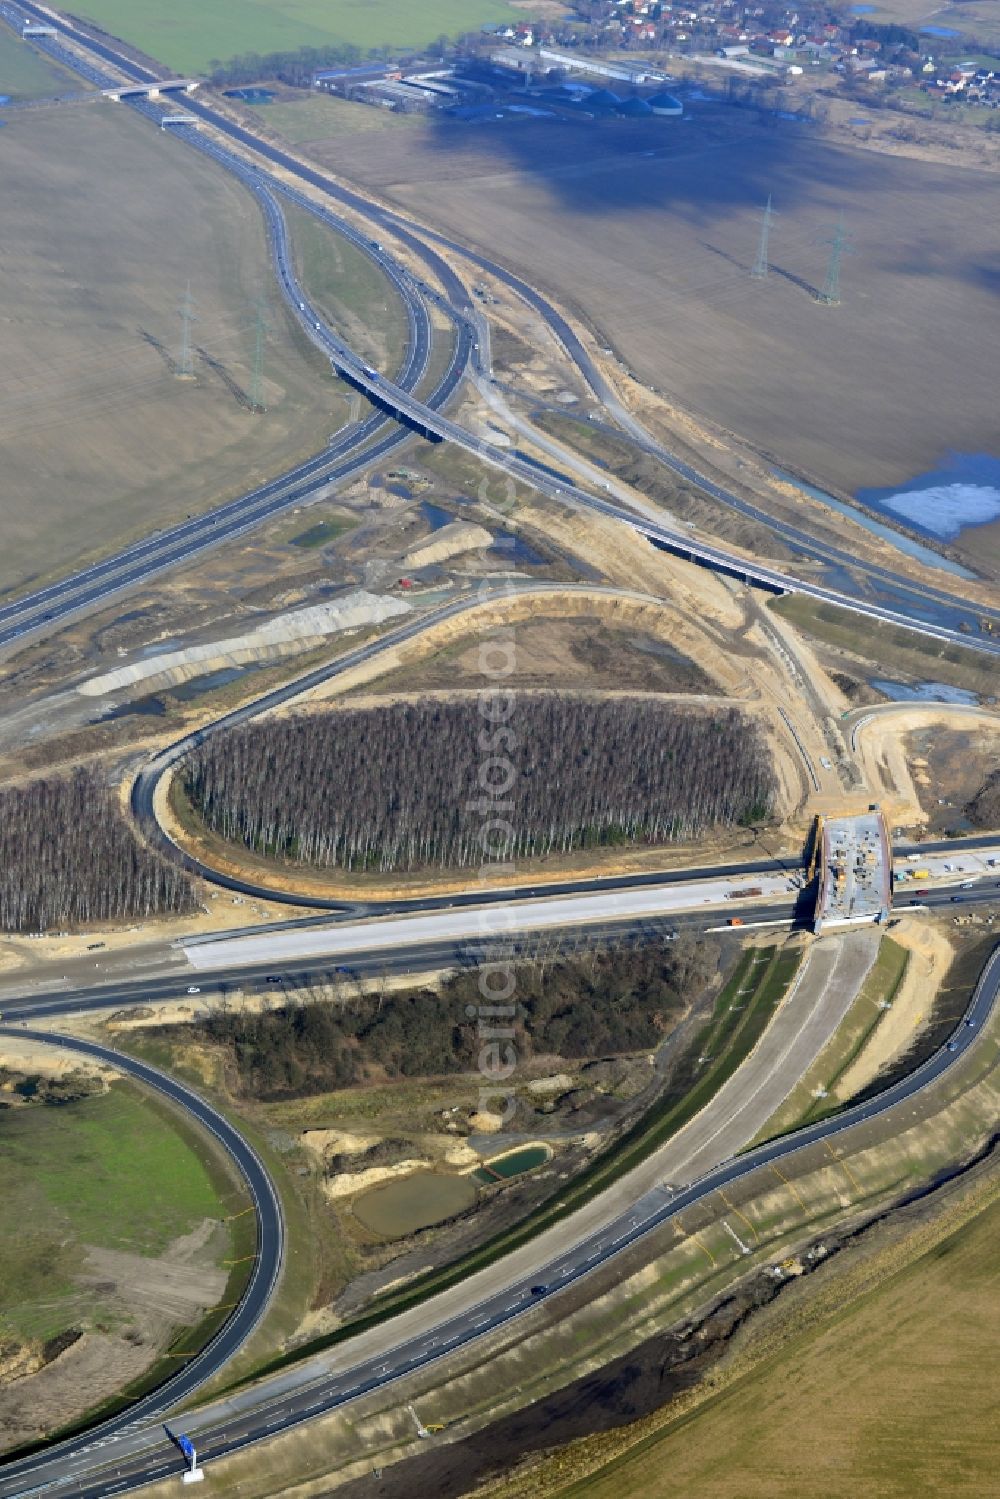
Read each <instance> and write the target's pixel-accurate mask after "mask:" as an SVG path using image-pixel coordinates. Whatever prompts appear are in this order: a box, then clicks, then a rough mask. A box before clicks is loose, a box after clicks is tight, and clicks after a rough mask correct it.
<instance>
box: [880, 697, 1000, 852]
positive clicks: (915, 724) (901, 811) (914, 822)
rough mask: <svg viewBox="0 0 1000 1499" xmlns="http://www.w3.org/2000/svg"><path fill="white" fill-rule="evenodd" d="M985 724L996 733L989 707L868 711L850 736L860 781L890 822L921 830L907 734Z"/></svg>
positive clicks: (996, 718)
mask: <svg viewBox="0 0 1000 1499" xmlns="http://www.w3.org/2000/svg"><path fill="white" fill-rule="evenodd" d="M987 726H989V727H993V728H995V729H996V730H997V732H998V733H1000V713H998V712H995V711H992V710H990V709H989V708H963V707H951V706H943V705H934V706H933V707H921V706H914V705H912V704H907V703H903V704H899V705H898V706H896V705H891V706H886V707H879V708H877V709H874V710H873V709H869V710H867V712H866V713H864V714H863V715H862V717H861V718H860V719H859V720H858V721H857V722H856V724H855V728H854V730H853V731H852V737H853V740H854V742H855V743H856V745H857V753H858V759H859V762H860V765H861V769H862V773H863V775H864V777H865V781H866V783H867V785H868V787H869V789H870V791H871V793H872V795H873V796H877V797H878V799H879V800H880V801H881V802H882V805H883V807H884V809H885V812H886V815H887V817H888V818H889V821H890V823H895V824H897V825H899V826H904V827H913V826H920V827H922V826H923V825H924V824H925V823H926V822H927V820H928V817H927V813H926V811H925V810H924V808H923V806H922V805H921V801H920V795H919V793H918V791H917V787H916V786H915V785H914V781H913V773H912V765H911V763H910V761H909V759H908V757H907V746H906V736H907V734H911V733H913V732H914V730H917V729H929V728H942V729H949V730H952V729H960V728H969V729H979V730H981V729H983V728H984V727H987Z"/></svg>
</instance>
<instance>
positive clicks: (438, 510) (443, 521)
mask: <svg viewBox="0 0 1000 1499" xmlns="http://www.w3.org/2000/svg"><path fill="white" fill-rule="evenodd" d="M390 487H391V486H390ZM393 493H396V491H395V490H393ZM417 509H418V510H419V511H420V514H421V515H422V516H423V518H424V520H425V521H426V522H427V524H428V525H429V526H430V528H431V530H432V531H440V529H441V527H442V526H448V525H450V524H451V522H452V521H453V520H455V518H456V517H455V516H454V515H452V513H451V511H450V510H445V509H444V507H443V506H442V505H435V504H434V503H433V501H432V500H421V501H420V504H419V505H418V506H417Z"/></svg>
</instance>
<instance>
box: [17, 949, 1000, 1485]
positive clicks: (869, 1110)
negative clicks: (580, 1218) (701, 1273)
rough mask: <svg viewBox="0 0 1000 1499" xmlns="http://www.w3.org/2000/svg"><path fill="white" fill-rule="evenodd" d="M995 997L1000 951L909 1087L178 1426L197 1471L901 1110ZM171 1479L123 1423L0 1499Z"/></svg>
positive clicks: (156, 1441) (168, 1465)
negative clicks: (756, 1179) (772, 1169)
mask: <svg viewBox="0 0 1000 1499" xmlns="http://www.w3.org/2000/svg"><path fill="white" fill-rule="evenodd" d="M998 995H1000V947H998V948H997V949H996V950H995V951H994V953H993V954H992V956H991V958H990V959H989V961H988V963H987V965H986V967H985V969H984V971H983V973H982V975H981V977H980V980H979V983H978V985H977V987H976V990H975V993H974V994H973V996H972V999H971V1001H970V1004H969V1007H968V1009H967V1011H966V1013H965V1015H964V1016H963V1017H962V1019H961V1021H960V1022H959V1024H958V1026H957V1027H956V1030H955V1032H954V1033H953V1036H952V1037H951V1039H950V1040H949V1042H948V1043H947V1044H946V1045H945V1046H944V1047H942V1048H941V1050H939V1051H938V1052H936V1053H934V1055H933V1056H931V1057H930V1058H928V1059H927V1061H925V1062H924V1063H923V1064H922V1065H921V1066H920V1067H918V1068H917V1069H916V1070H915V1071H914V1072H913V1073H912V1074H911V1075H910V1076H909V1077H907V1078H905V1079H903V1080H901V1081H900V1082H899V1083H897V1084H895V1085H894V1086H892V1087H890V1088H887V1089H886V1090H885V1091H884V1092H883V1093H881V1094H879V1095H878V1096H876V1097H874V1098H871V1099H869V1100H867V1101H866V1102H864V1103H861V1104H857V1105H855V1106H854V1107H853V1108H849V1109H846V1110H845V1111H844V1112H843V1113H842V1114H839V1115H837V1116H835V1117H834V1118H831V1119H827V1120H824V1121H822V1122H820V1123H819V1124H815V1125H810V1126H807V1127H806V1128H804V1129H801V1130H799V1131H797V1132H796V1133H795V1134H792V1135H787V1136H784V1137H782V1138H780V1139H777V1140H772V1141H769V1142H767V1143H765V1144H763V1145H760V1146H757V1147H755V1148H753V1149H751V1150H749V1151H747V1152H746V1153H745V1154H743V1155H741V1156H737V1157H735V1158H732V1159H729V1160H727V1161H724V1162H723V1163H722V1164H721V1165H718V1166H716V1167H714V1168H712V1169H711V1170H708V1171H706V1172H705V1173H704V1174H703V1175H701V1176H699V1177H698V1178H697V1179H696V1180H694V1181H692V1182H690V1183H689V1184H687V1185H684V1186H681V1187H677V1188H675V1187H673V1186H668V1185H659V1186H656V1187H654V1188H652V1189H651V1190H648V1191H645V1192H643V1194H642V1195H641V1196H639V1197H638V1198H637V1199H636V1200H635V1201H633V1202H631V1203H630V1204H629V1205H628V1207H627V1208H626V1209H625V1210H624V1211H623V1212H621V1213H619V1214H618V1215H617V1216H616V1217H613V1218H611V1219H610V1220H608V1221H605V1222H603V1223H601V1224H600V1226H599V1227H598V1228H597V1229H596V1230H594V1231H593V1232H590V1233H588V1234H586V1235H584V1236H582V1237H580V1238H577V1239H576V1240H575V1242H574V1243H573V1244H572V1245H571V1246H569V1247H565V1246H564V1242H563V1241H564V1240H565V1238H566V1236H567V1229H568V1225H569V1223H571V1222H572V1221H573V1220H572V1219H570V1220H565V1221H564V1222H563V1223H562V1224H561V1225H558V1229H557V1230H555V1231H549V1234H548V1235H547V1236H543V1237H542V1238H541V1239H539V1240H537V1241H535V1249H536V1253H537V1254H538V1255H539V1258H538V1260H536V1262H535V1263H533V1264H532V1265H531V1267H530V1270H528V1271H527V1273H518V1274H516V1275H515V1276H514V1278H513V1279H511V1280H509V1281H508V1283H507V1284H505V1285H503V1286H502V1287H499V1288H497V1287H496V1286H495V1285H494V1286H490V1287H488V1288H486V1289H484V1294H482V1295H478V1296H477V1293H478V1291H479V1289H480V1288H485V1287H486V1280H487V1278H488V1277H489V1275H490V1272H481V1273H480V1276H478V1277H474V1278H473V1279H471V1280H468V1281H465V1282H463V1283H462V1286H460V1287H454V1288H452V1290H450V1291H447V1292H444V1293H442V1294H441V1295H439V1296H438V1297H436V1298H435V1299H434V1300H433V1301H432V1302H428V1303H425V1304H424V1305H423V1306H422V1307H419V1308H415V1309H413V1310H411V1311H409V1312H406V1313H403V1314H402V1315H401V1316H399V1317H397V1318H395V1319H393V1321H392V1322H391V1323H386V1324H383V1325H382V1326H380V1327H376V1328H373V1329H370V1330H369V1331H367V1332H364V1333H362V1334H360V1335H358V1337H356V1338H355V1339H352V1340H351V1341H350V1342H349V1343H346V1344H343V1345H341V1346H340V1348H339V1349H338V1350H336V1352H334V1353H333V1354H331V1355H327V1356H324V1357H323V1358H322V1359H321V1360H318V1359H314V1360H312V1361H311V1363H310V1366H309V1369H308V1370H304V1369H301V1368H300V1369H299V1370H297V1371H289V1372H287V1373H284V1374H279V1375H275V1376H272V1377H270V1378H269V1379H268V1380H266V1381H264V1382H262V1383H261V1384H260V1385H257V1386H254V1387H251V1388H250V1389H248V1390H245V1391H242V1392H239V1393H238V1394H236V1395H234V1396H232V1397H229V1398H227V1399H225V1400H223V1401H219V1402H216V1403H215V1405H213V1406H210V1407H206V1408H204V1409H202V1410H201V1411H197V1412H194V1413H192V1414H190V1415H189V1416H187V1417H186V1418H185V1426H186V1428H187V1430H188V1432H189V1433H190V1434H191V1435H192V1437H193V1438H194V1439H195V1440H196V1442H197V1446H198V1451H199V1456H200V1458H201V1460H202V1461H205V1460H211V1459H213V1458H216V1457H221V1456H223V1455H225V1454H226V1453H230V1452H234V1451H238V1450H240V1449H242V1448H245V1447H247V1446H249V1445H251V1444H253V1443H255V1442H259V1441H265V1440H267V1439H268V1438H269V1437H271V1436H272V1435H274V1434H275V1433H277V1432H279V1431H284V1430H288V1429H289V1428H292V1427H295V1426H297V1425H299V1424H301V1423H302V1422H304V1421H308V1420H310V1419H313V1418H315V1417H316V1416H318V1415H320V1414H321V1413H324V1412H330V1411H334V1410H337V1409H339V1408H341V1407H343V1406H345V1405H348V1404H349V1403H350V1402H351V1401H353V1400H357V1399H359V1398H360V1397H361V1396H363V1395H365V1394H368V1393H370V1392H372V1391H375V1390H378V1389H382V1388H384V1387H385V1386H387V1385H389V1384H391V1383H393V1382H394V1381H396V1380H399V1379H401V1378H403V1377H404V1376H405V1375H407V1374H410V1373H412V1372H414V1371H415V1370H417V1369H421V1368H424V1367H426V1366H428V1365H430V1364H433V1363H434V1362H436V1361H437V1360H438V1359H440V1358H442V1357H444V1356H446V1355H448V1354H450V1353H452V1352H453V1351H454V1350H456V1349H458V1348H461V1347H463V1346H466V1345H469V1344H472V1343H474V1342H475V1341H476V1340H477V1339H480V1338H483V1337H486V1336H487V1335H488V1334H489V1333H490V1332H491V1331H493V1330H494V1329H495V1328H498V1327H503V1326H505V1325H507V1324H509V1323H511V1322H512V1321H513V1320H514V1319H515V1318H517V1317H519V1316H522V1315H523V1314H524V1313H526V1312H527V1311H529V1310H530V1309H531V1308H533V1307H535V1306H538V1305H541V1304H543V1303H545V1302H547V1301H548V1300H550V1299H552V1298H556V1297H558V1295H559V1292H560V1291H561V1290H563V1289H564V1288H565V1287H567V1286H569V1285H572V1284H573V1283H574V1282H577V1281H579V1280H580V1279H581V1278H582V1277H583V1276H585V1275H587V1274H589V1273H590V1272H591V1271H592V1270H594V1269H596V1268H597V1267H598V1266H599V1265H604V1264H607V1263H608V1262H609V1261H610V1260H612V1259H614V1258H615V1257H616V1256H617V1255H619V1254H621V1253H622V1252H623V1251H624V1250H625V1249H627V1248H628V1247H629V1246H631V1245H633V1244H635V1243H637V1242H638V1241H640V1240H641V1239H643V1238H644V1237H645V1236H647V1235H648V1234H650V1233H652V1232H653V1230H654V1229H657V1228H659V1227H660V1226H661V1225H663V1224H664V1223H666V1222H668V1221H669V1220H670V1219H672V1218H676V1217H677V1216H678V1215H679V1214H680V1213H682V1212H683V1211H684V1210H685V1209H686V1208H689V1207H693V1206H694V1205H695V1204H696V1203H698V1202H701V1201H703V1200H704V1199H706V1198H708V1197H710V1196H712V1195H713V1194H714V1193H716V1192H719V1191H720V1190H721V1189H724V1188H726V1187H729V1186H733V1185H735V1184H736V1183H737V1182H739V1181H741V1180H743V1179H745V1178H746V1177H748V1176H749V1175H750V1174H751V1173H752V1172H754V1171H756V1170H758V1169H759V1168H760V1167H763V1166H768V1165H772V1164H776V1163H777V1162H779V1161H782V1160H785V1159H787V1158H789V1157H792V1156H794V1155H795V1154H796V1153H797V1152H798V1151H800V1150H802V1149H803V1148H805V1147H806V1146H809V1145H812V1144H815V1143H817V1142H818V1141H824V1140H831V1139H833V1138H835V1137H836V1136H839V1135H842V1134H844V1133H845V1132H846V1131H848V1130H850V1129H852V1128H854V1127H855V1126H857V1125H861V1124H864V1123H866V1122H868V1121H870V1120H873V1119H876V1118H878V1117H880V1116H881V1115H883V1114H885V1113H887V1112H889V1111H890V1110H892V1109H895V1108H900V1107H902V1106H903V1105H905V1104H907V1103H908V1102H909V1101H910V1100H912V1099H913V1098H914V1097H915V1096H916V1095H917V1094H919V1093H920V1092H922V1090H923V1089H925V1088H927V1087H928V1086H930V1085H931V1084H932V1083H934V1082H935V1081H936V1080H938V1079H939V1078H941V1077H942V1076H943V1075H944V1074H945V1072H946V1071H947V1070H948V1068H949V1067H951V1066H952V1065H954V1064H955V1063H957V1062H958V1061H959V1060H960V1059H961V1058H962V1057H963V1056H964V1054H965V1053H966V1052H967V1051H968V1050H969V1048H970V1047H971V1046H972V1045H974V1043H975V1040H976V1037H977V1036H978V1034H979V1030H980V1028H981V1027H982V1025H983V1024H984V1023H985V1022H986V1021H987V1020H988V1019H989V1017H990V1015H991V1014H992V1011H993V1008H994V1006H995V1004H996V1002H997V998H998ZM42 1039H45V1038H44V1036H43V1037H42ZM622 1181H627V1178H623V1179H622ZM620 1185H621V1182H620V1183H619V1186H620ZM553 1233H555V1234H556V1235H557V1241H558V1246H559V1247H558V1248H557V1249H556V1252H554V1253H551V1254H550V1255H549V1256H548V1257H544V1256H543V1255H542V1254H541V1250H542V1249H543V1248H544V1240H545V1238H546V1237H551V1236H552V1234H553ZM522 1253H523V1251H518V1254H522ZM494 1270H495V1267H494ZM494 1278H495V1276H494ZM459 1292H461V1293H462V1294H457V1293H459ZM470 1294H471V1296H472V1300H471V1303H470ZM401 1334H402V1335H401ZM332 1365H335V1366H336V1367H331V1366H332ZM303 1381H305V1382H303ZM103 1433H104V1428H100V1429H99V1435H100V1439H101V1441H102V1442H103V1440H104V1436H103ZM97 1434H98V1433H95V1435H97ZM91 1441H93V1436H92V1437H91ZM177 1468H178V1464H177V1461H176V1458H174V1457H173V1456H172V1455H171V1453H170V1452H169V1450H168V1448H167V1444H166V1443H165V1441H164V1439H163V1437H162V1433H160V1432H159V1430H158V1429H157V1428H145V1429H143V1428H142V1427H141V1426H139V1425H138V1423H137V1422H129V1423H126V1429H122V1428H120V1427H119V1428H118V1429H117V1430H116V1431H115V1432H113V1433H112V1435H111V1437H110V1439H109V1440H108V1443H107V1447H103V1446H102V1447H101V1448H100V1449H97V1450H93V1449H92V1450H90V1451H83V1450H81V1448H80V1447H79V1446H74V1445H73V1444H65V1445H64V1447H63V1448H62V1449H61V1450H60V1451H59V1452H53V1453H50V1454H46V1455H44V1456H40V1457H38V1458H34V1459H27V1460H26V1461H25V1462H23V1463H21V1464H11V1465H8V1467H7V1468H5V1469H0V1499H14V1496H24V1495H29V1494H35V1493H46V1494H51V1495H53V1496H60V1499H63V1496H69V1495H73V1496H77V1499H104V1496H107V1495H109V1494H114V1493H117V1492H121V1491H125V1490H127V1489H131V1488H137V1487H140V1486H141V1485H142V1484H144V1483H148V1482H150V1481H152V1480H154V1479H156V1478H159V1477H162V1476H164V1475H166V1474H167V1473H169V1472H171V1471H174V1472H176V1471H177Z"/></svg>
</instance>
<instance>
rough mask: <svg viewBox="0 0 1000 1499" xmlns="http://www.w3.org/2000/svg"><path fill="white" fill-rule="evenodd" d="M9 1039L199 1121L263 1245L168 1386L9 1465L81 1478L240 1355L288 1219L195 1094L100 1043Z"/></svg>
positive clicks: (272, 1274)
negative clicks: (56, 1053) (61, 1467)
mask: <svg viewBox="0 0 1000 1499" xmlns="http://www.w3.org/2000/svg"><path fill="white" fill-rule="evenodd" d="M5 1032H6V1033H7V1034H9V1035H11V1036H12V1037H16V1038H20V1039H22V1040H28V1041H32V1042H35V1043H37V1044H41V1045H45V1046H53V1047H57V1048H59V1049H60V1050H63V1051H71V1052H73V1053H74V1055H81V1056H84V1057H88V1058H92V1059H93V1060H96V1061H100V1062H106V1063H108V1064H110V1065H111V1066H113V1067H114V1068H115V1069H116V1070H117V1071H119V1072H123V1073H125V1074H126V1075H127V1076H128V1077H130V1078H133V1079H134V1080H135V1081H137V1082H140V1083H142V1084H144V1085H145V1086H146V1087H148V1088H152V1089H154V1090H155V1091H156V1092H157V1093H161V1094H163V1096H164V1097H165V1098H168V1099H169V1100H170V1102H171V1103H173V1104H175V1105H177V1106H178V1107H179V1108H180V1109H182V1110H183V1111H184V1112H185V1113H186V1114H187V1115H189V1116H190V1117H191V1118H193V1119H194V1120H196V1121H197V1123H198V1124H199V1125H200V1126H201V1127H202V1129H204V1130H206V1131H207V1132H208V1133H209V1134H210V1135H211V1136H212V1137H213V1138H214V1139H215V1141H216V1143H217V1144H218V1145H219V1146H220V1147H221V1148H222V1150H223V1151H224V1152H225V1154H226V1155H227V1157H228V1158H229V1160H230V1161H231V1162H232V1164H233V1165H234V1166H235V1167H236V1170H237V1171H238V1173H239V1175H240V1177H241V1178H242V1180H243V1182H244V1184H245V1185H246V1188H247V1190H248V1192H249V1194H250V1199H251V1202H252V1204H253V1209H254V1213H255V1216H256V1224H257V1243H256V1249H255V1254H254V1263H253V1269H252V1270H251V1273H250V1278H249V1280H248V1281H247V1284H246V1287H245V1288H244V1290H243V1293H242V1295H241V1296H240V1299H239V1301H238V1303H237V1304H236V1307H235V1309H234V1310H233V1312H232V1313H231V1314H230V1316H228V1317H227V1318H226V1320H225V1322H224V1323H223V1325H222V1326H221V1327H220V1328H219V1330H218V1332H216V1333H215V1334H214V1335H213V1336H212V1338H211V1339H210V1340H209V1341H208V1342H207V1343H206V1344H205V1346H204V1348H202V1349H201V1351H200V1352H199V1353H197V1354H195V1356H194V1357H193V1358H192V1359H191V1360H190V1361H189V1362H188V1363H186V1364H185V1365H184V1366H183V1368H181V1369H179V1370H178V1372H177V1373H176V1374H174V1375H172V1376H171V1377H170V1378H169V1379H166V1380H164V1382H163V1383H162V1384H160V1385H158V1386H157V1387H156V1388H155V1389H154V1390H151V1391H150V1392H149V1394H148V1395H143V1396H141V1397H140V1398H139V1399H138V1400H136V1401H134V1402H133V1403H132V1404H130V1405H129V1406H127V1407H126V1409H124V1410H123V1411H122V1412H121V1413H120V1414H118V1415H116V1416H112V1417H110V1418H109V1419H108V1420H106V1421H102V1422H100V1424H99V1426H98V1427H96V1428H95V1429H94V1431H92V1432H88V1433H84V1434H83V1435H81V1436H79V1437H75V1438H71V1439H70V1440H69V1441H67V1442H61V1443H57V1444H55V1445H54V1446H53V1447H51V1448H49V1449H47V1450H46V1452H45V1453H44V1454H40V1455H39V1456H38V1457H36V1458H26V1459H25V1460H24V1461H23V1463H15V1464H12V1465H10V1471H11V1472H16V1473H18V1474H24V1475H28V1474H30V1473H32V1472H33V1471H35V1468H36V1467H37V1465H39V1464H42V1465H45V1464H48V1463H50V1462H51V1461H53V1460H54V1459H55V1460H58V1461H60V1462H65V1464H66V1466H67V1470H68V1471H70V1472H72V1471H75V1464H76V1462H77V1461H78V1460H80V1461H81V1465H82V1466H83V1467H86V1466H87V1464H88V1462H89V1461H92V1458H91V1457H90V1456H89V1455H90V1454H91V1453H92V1452H93V1444H94V1442H95V1438H97V1439H99V1440H100V1442H101V1443H102V1444H103V1443H106V1442H108V1441H110V1440H112V1439H113V1438H114V1437H115V1436H116V1435H117V1434H119V1433H121V1432H124V1431H126V1430H127V1429H128V1428H129V1427H131V1426H132V1425H134V1423H135V1422H137V1421H145V1420H151V1419H152V1418H153V1417H155V1416H157V1415H159V1414H161V1413H163V1412H166V1411H168V1410H170V1409H172V1408H173V1407H174V1406H176V1405H177V1404H178V1403H179V1402H180V1401H182V1400H185V1399H187V1398H188V1397H190V1396H191V1395H192V1394H193V1393H194V1391H195V1390H197V1389H199V1388H200V1387H201V1386H202V1385H203V1384H204V1383H205V1381H206V1380H208V1379H210V1378H211V1377H212V1375H213V1374H215V1373H217V1372H218V1370H219V1369H221V1368H223V1367H224V1366H225V1365H226V1364H227V1363H228V1362H229V1360H230V1359H232V1358H233V1357H234V1356H235V1355H236V1353H238V1352H239V1350H240V1349H241V1348H242V1347H243V1345H244V1344H245V1343H246V1340H247V1339H248V1338H249V1337H250V1335H251V1333H252V1332H253V1331H254V1329H255V1328H256V1327H257V1325H258V1323H259V1322H260V1319H261V1317H262V1316H263V1315H264V1312H265V1311H266V1310H267V1307H268V1304H269V1302H270V1300H271V1296H272V1295H273V1293H274V1289H275V1287H276V1285H277V1282H278V1277H279V1275H280V1273H281V1267H282V1262H283V1259H284V1247H285V1228H284V1219H283V1217H282V1213H281V1205H280V1203H279V1201H278V1195H277V1192H276V1191H275V1189H274V1185H273V1183H272V1181H271V1178H270V1177H269V1175H268V1173H267V1170H266V1168H265V1167H264V1164H263V1162H262V1161H261V1159H260V1157H259V1156H258V1155H257V1152H256V1151H255V1150H254V1149H253V1147H252V1146H251V1145H250V1144H248V1142H247V1141H246V1140H245V1139H244V1138H243V1136H242V1135H241V1134H240V1133H239V1132H238V1131H237V1130H236V1129H234V1127H233V1126H232V1125H231V1124H230V1123H229V1121H228V1119H226V1118H225V1116H224V1115H222V1114H220V1113H219V1111H218V1110H217V1109H214V1108H213V1107H212V1105H211V1104H209V1103H207V1102H206V1101H205V1099H204V1098H202V1097H201V1096H200V1095H199V1094H198V1093H195V1092H194V1091H193V1090H192V1089H191V1088H188V1087H185V1085H184V1084H183V1083H179V1082H177V1081H176V1079H175V1078H172V1077H170V1076H168V1075H167V1074H166V1073H164V1072H160V1071H159V1070H158V1069H157V1068H155V1067H151V1066H149V1065H148V1064H147V1063H146V1062H140V1061H138V1060H136V1059H135V1058H134V1057H130V1056H127V1055H126V1054H125V1053H123V1052H119V1051H115V1050H114V1049H113V1048H112V1047H108V1046H100V1045H98V1044H97V1043H96V1042H94V1041H84V1040H81V1039H78V1038H77V1037H75V1036H63V1035H55V1034H53V1033H51V1032H49V1031H37V1030H29V1029H26V1028H24V1027H19V1028H18V1029H17V1030H16V1031H14V1030H12V1029H11V1027H10V1026H0V1035H2V1034H4V1033H5ZM6 1471H7V1470H6V1469H5V1468H4V1467H2V1466H0V1482H5V1481H6V1477H5V1475H6ZM19 1481H20V1480H19Z"/></svg>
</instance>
